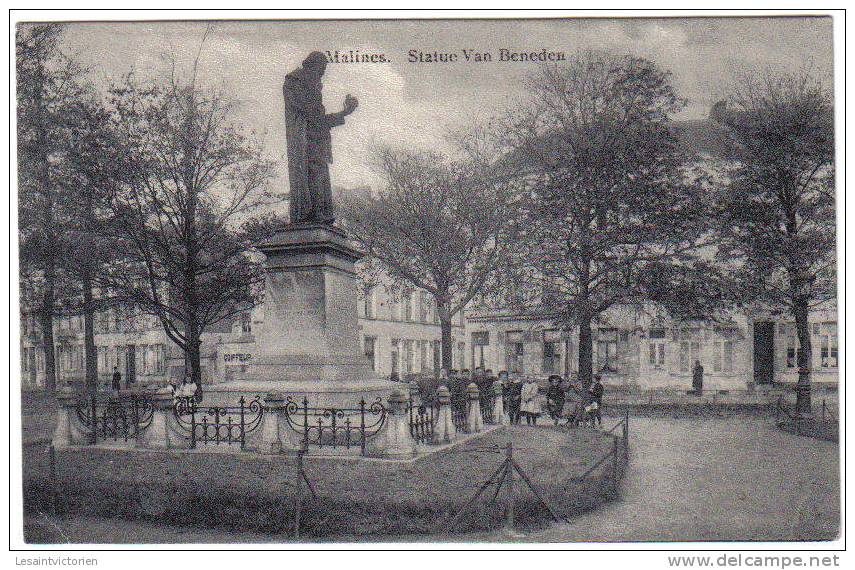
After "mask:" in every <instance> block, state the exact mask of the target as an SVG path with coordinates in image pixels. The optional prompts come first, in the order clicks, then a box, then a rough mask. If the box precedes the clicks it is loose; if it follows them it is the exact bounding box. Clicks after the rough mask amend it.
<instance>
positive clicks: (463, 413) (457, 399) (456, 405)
mask: <svg viewBox="0 0 855 570" xmlns="http://www.w3.org/2000/svg"><path fill="white" fill-rule="evenodd" d="M468 415H469V401H468V399H467V397H466V393H465V392H464V393H462V394H452V395H451V423H453V424H454V429H455V430H457V431H458V432H465V431H467V428H466V418H467V416H468Z"/></svg>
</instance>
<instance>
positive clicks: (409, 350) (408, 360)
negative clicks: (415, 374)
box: [404, 340, 413, 374]
mask: <svg viewBox="0 0 855 570" xmlns="http://www.w3.org/2000/svg"><path fill="white" fill-rule="evenodd" d="M412 371H413V341H411V340H405V341H404V372H405V373H406V374H410V373H411V372H412Z"/></svg>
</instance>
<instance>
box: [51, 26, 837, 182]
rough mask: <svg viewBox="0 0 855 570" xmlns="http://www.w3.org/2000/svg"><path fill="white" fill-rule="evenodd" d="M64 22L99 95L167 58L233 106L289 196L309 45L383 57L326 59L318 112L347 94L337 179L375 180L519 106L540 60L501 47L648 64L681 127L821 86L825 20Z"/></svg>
mask: <svg viewBox="0 0 855 570" xmlns="http://www.w3.org/2000/svg"><path fill="white" fill-rule="evenodd" d="M207 27H208V23H205V22H133V23H127V22H119V23H77V24H69V25H68V26H67V28H66V32H65V34H64V40H63V41H64V46H65V49H66V50H67V51H68V52H70V53H72V54H74V55H75V56H76V57H77V58H79V59H80V60H81V61H82V62H83V63H84V64H85V65H87V66H88V67H90V68H91V74H92V77H93V81H94V83H95V84H96V86H98V87H99V88H102V89H106V87H107V86H108V85H109V84H111V83H113V82H118V81H120V79H121V77H122V76H123V75H124V74H126V73H128V72H129V71H131V70H134V72H135V73H136V74H137V75H139V76H141V77H150V76H156V75H160V74H163V73H164V72H166V71H167V70H168V69H169V64H168V61H169V59H168V58H169V57H174V59H175V61H176V64H177V66H176V69H177V71H178V73H184V74H189V72H190V70H191V68H192V62H193V60H194V58H195V57H196V54H197V53H199V70H200V71H199V78H200V81H201V82H202V83H204V84H207V85H210V86H214V87H219V88H223V89H224V90H225V91H226V93H227V94H228V95H229V96H230V97H233V98H235V99H237V100H238V101H240V105H239V107H238V109H237V110H236V111H235V121H236V122H237V123H239V124H241V125H243V126H244V127H245V128H248V129H252V130H254V131H256V132H258V133H259V134H261V135H262V136H263V137H264V141H265V148H266V151H267V153H268V155H269V157H270V158H272V159H274V160H276V161H277V163H278V164H279V172H280V176H279V177H278V179H277V182H276V184H277V185H279V186H281V188H279V189H277V191H282V192H286V191H287V162H286V157H285V125H284V110H283V109H284V104H283V101H282V80H283V77H284V76H285V75H286V74H287V73H288V72H290V71H292V70H293V69H295V68H296V67H298V66H299V65H300V62H301V61H302V59H303V58H304V57H305V56H306V55H307V54H308V53H309V52H310V51H312V50H320V51H326V50H330V51H335V50H339V51H341V52H346V51H348V50H359V51H360V52H362V53H375V54H381V53H382V54H384V56H385V57H386V58H387V59H389V60H390V62H388V63H338V64H330V65H329V66H328V68H327V72H326V75H325V76H324V102H325V105H326V107H327V112H334V111H339V110H340V109H341V105H342V101H343V99H344V96H345V95H346V94H348V93H351V94H353V95H354V96H356V97H357V98H358V99H359V103H360V105H359V108H358V109H357V111H356V112H355V113H354V114H352V115H351V116H350V117H348V119H347V124H346V125H345V126H342V127H337V128H336V129H335V130H334V131H333V157H334V163H333V164H332V165H330V171H331V176H332V181H333V184H334V185H337V186H343V187H356V186H362V185H372V186H376V185H377V184H378V183H379V178H378V177H377V174H376V173H375V172H374V171H373V170H372V169H371V166H370V165H371V161H370V160H369V155H370V152H371V149H372V148H373V146H374V145H377V144H381V145H382V144H392V145H403V146H408V147H411V148H413V149H420V150H428V149H435V148H443V147H444V145H445V144H446V142H445V138H444V137H445V134H446V133H447V132H448V131H449V130H454V129H459V128H461V127H463V128H465V127H466V126H467V125H469V124H471V123H473V122H478V121H481V120H486V119H488V118H489V117H490V116H493V115H497V114H501V112H502V111H503V110H505V109H508V108H511V107H513V106H514V105H519V104H524V101H525V92H524V90H523V89H522V86H521V82H522V80H523V79H524V77H525V76H526V75H527V74H528V73H531V72H533V71H534V70H535V69H536V66H537V65H538V64H536V63H532V62H500V61H497V59H498V55H499V50H500V49H501V48H506V49H509V50H511V51H540V50H541V49H546V50H548V51H553V52H559V51H561V52H565V53H566V54H567V55H568V56H569V55H571V54H573V53H574V52H577V51H581V50H588V49H592V50H605V51H610V52H613V53H616V54H632V55H636V56H641V57H645V58H648V59H651V60H653V61H654V62H655V63H656V64H657V65H658V66H659V67H661V68H663V69H666V70H669V71H671V72H672V74H673V82H674V85H675V87H676V88H677V91H678V93H679V94H680V95H681V96H682V97H684V98H686V99H687V100H688V105H687V106H686V108H685V110H684V111H683V112H682V113H681V114H680V116H679V117H677V118H681V119H700V118H705V117H706V116H707V114H708V112H709V108H710V106H711V105H712V104H713V103H714V102H715V101H717V100H719V99H720V98H721V97H722V96H723V95H724V94H725V92H726V89H727V85H728V84H729V83H730V82H731V81H732V78H733V77H734V76H736V75H737V74H739V73H745V72H751V71H756V70H761V69H764V68H771V69H773V70H789V71H795V70H798V69H801V68H804V67H810V68H811V69H812V71H813V72H814V73H815V74H817V75H819V76H820V77H822V78H823V79H824V80H825V81H827V83H828V85H829V86H830V85H831V70H832V24H831V19H830V18H796V17H786V18H768V17H767V18H733V17H732V18H691V19H689V18H679V19H677V18H672V19H640V18H639V19H610V18H597V19H560V20H513V21H509V20H504V21H503V20H467V21H461V20H458V21H442V20H434V21H424V20H423V21H290V22H289V21H264V22H261V21H241V22H238V21H221V22H214V23H212V28H211V29H210V31H209V33H208V35H207V37H206V39H205V41H204V43H203V42H202V38H203V37H204V36H205V31H206V29H207ZM410 50H417V51H422V52H426V53H427V52H431V53H432V52H434V51H439V52H445V53H457V54H458V59H459V60H460V61H458V62H455V63H411V62H409V61H408V57H407V56H408V52H409V51H410ZM461 50H476V51H480V52H490V53H492V55H493V56H494V61H492V62H490V63H471V62H465V61H464V57H463V55H462V52H461Z"/></svg>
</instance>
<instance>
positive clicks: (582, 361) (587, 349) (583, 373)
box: [579, 315, 594, 391]
mask: <svg viewBox="0 0 855 570" xmlns="http://www.w3.org/2000/svg"><path fill="white" fill-rule="evenodd" d="M593 376H594V337H593V334H591V317H590V316H589V315H583V316H582V317H581V318H580V319H579V380H580V381H581V382H582V388H583V389H585V390H586V391H587V390H589V389H590V388H591V381H592V379H593Z"/></svg>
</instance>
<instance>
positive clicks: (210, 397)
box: [204, 379, 409, 408]
mask: <svg viewBox="0 0 855 570" xmlns="http://www.w3.org/2000/svg"><path fill="white" fill-rule="evenodd" d="M396 390H398V391H400V392H403V393H405V394H408V392H409V386H408V385H407V384H404V383H401V382H392V381H390V380H381V379H375V380H371V379H365V380H359V381H333V380H255V379H251V380H232V381H230V382H224V383H223V384H217V385H215V386H211V387H210V388H207V389H206V390H205V396H204V404H205V405H208V404H211V405H213V404H223V405H225V404H231V405H234V402H236V401H237V400H238V399H239V398H240V397H241V395H244V396H247V395H252V396H256V395H260V396H264V395H265V394H267V393H270V392H278V393H280V394H282V396H283V397H285V398H288V397H290V398H291V399H292V400H294V401H295V402H298V403H299V404H300V405H302V403H303V398H306V399H307V400H308V402H309V406H311V407H316V408H358V407H359V402H360V401H362V400H364V401H365V403H366V405H371V404H372V403H374V402H375V401H377V399H378V398H379V399H381V400H382V402H383V405H384V406H385V405H386V403H387V401H388V399H389V396H390V395H391V394H392V392H394V391H396Z"/></svg>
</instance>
